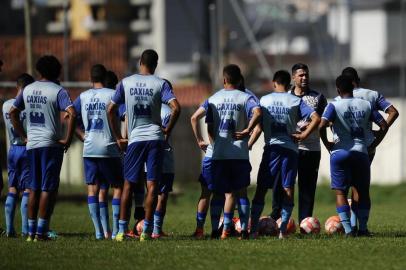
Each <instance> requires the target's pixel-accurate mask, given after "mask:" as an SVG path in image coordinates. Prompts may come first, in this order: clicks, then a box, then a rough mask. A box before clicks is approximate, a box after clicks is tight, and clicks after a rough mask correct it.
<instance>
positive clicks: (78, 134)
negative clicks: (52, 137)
mask: <svg viewBox="0 0 406 270" xmlns="http://www.w3.org/2000/svg"><path fill="white" fill-rule="evenodd" d="M75 135H76V137H77V138H78V139H79V140H80V141H82V142H83V141H84V140H85V132H84V131H83V129H82V128H81V127H79V126H76V129H75Z"/></svg>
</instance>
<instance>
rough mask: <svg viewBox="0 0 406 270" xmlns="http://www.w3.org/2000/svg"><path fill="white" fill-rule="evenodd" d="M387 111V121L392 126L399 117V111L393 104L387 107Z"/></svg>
mask: <svg viewBox="0 0 406 270" xmlns="http://www.w3.org/2000/svg"><path fill="white" fill-rule="evenodd" d="M385 113H386V114H388V117H387V118H386V123H388V127H390V126H392V124H393V123H394V122H395V121H396V119H397V118H398V117H399V112H398V110H397V109H396V108H395V106H393V105H391V106H389V108H388V109H386V111H385Z"/></svg>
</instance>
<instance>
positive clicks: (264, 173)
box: [251, 70, 320, 239]
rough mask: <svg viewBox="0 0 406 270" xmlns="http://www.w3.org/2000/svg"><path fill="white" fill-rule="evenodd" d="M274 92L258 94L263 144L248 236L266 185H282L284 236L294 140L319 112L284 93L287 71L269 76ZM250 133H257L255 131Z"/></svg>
mask: <svg viewBox="0 0 406 270" xmlns="http://www.w3.org/2000/svg"><path fill="white" fill-rule="evenodd" d="M273 83H274V92H273V93H271V94H268V95H266V96H264V97H262V98H261V100H260V104H261V108H262V115H263V117H262V129H263V130H264V139H265V144H266V146H265V148H264V153H263V156H262V161H261V166H260V172H259V174H258V181H257V188H256V192H255V196H254V199H253V200H252V209H251V236H252V237H253V238H256V237H257V234H258V232H257V227H258V222H259V218H260V216H261V213H262V210H263V208H264V204H265V195H266V193H267V190H268V188H274V187H275V186H277V185H281V186H282V187H283V192H284V193H283V194H284V196H283V200H282V214H281V215H282V222H281V226H280V234H279V238H280V239H283V238H285V237H286V236H287V232H286V230H287V224H288V222H289V219H290V216H291V214H292V210H293V205H294V187H295V180H296V175H297V168H298V151H299V150H298V145H297V142H300V141H303V140H305V139H306V138H307V137H308V136H309V135H310V134H311V133H312V132H313V131H314V129H316V128H317V126H318V124H319V123H320V116H319V115H318V114H317V112H315V111H314V110H313V109H312V108H311V107H310V106H308V105H307V104H306V103H305V102H304V101H303V100H302V99H300V98H299V97H296V96H294V95H291V94H289V93H288V88H289V85H290V74H289V72H287V71H284V70H279V71H277V72H275V74H274V77H273ZM304 118H306V119H307V118H309V119H311V121H310V124H309V125H308V126H307V127H306V129H304V130H303V131H302V132H300V133H298V132H296V126H297V123H298V122H299V121H300V120H301V119H304ZM253 136H259V135H258V133H257V132H256V133H255V134H254V135H253Z"/></svg>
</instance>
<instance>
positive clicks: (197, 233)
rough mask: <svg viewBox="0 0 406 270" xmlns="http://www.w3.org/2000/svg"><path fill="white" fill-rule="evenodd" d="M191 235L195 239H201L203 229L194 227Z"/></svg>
mask: <svg viewBox="0 0 406 270" xmlns="http://www.w3.org/2000/svg"><path fill="white" fill-rule="evenodd" d="M192 237H194V238H195V239H198V240H200V239H203V238H204V231H203V229H198V228H196V231H195V232H194V233H193V234H192Z"/></svg>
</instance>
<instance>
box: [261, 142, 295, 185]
mask: <svg viewBox="0 0 406 270" xmlns="http://www.w3.org/2000/svg"><path fill="white" fill-rule="evenodd" d="M297 166H298V153H297V152H295V151H293V150H291V149H288V148H286V147H282V146H279V145H270V146H269V147H266V148H265V149H264V153H263V155H262V161H261V165H260V168H259V172H258V179H257V181H258V182H257V184H258V185H261V186H264V187H267V188H273V187H275V185H277V183H278V181H281V183H282V186H283V187H284V188H293V187H294V186H295V182H296V176H297Z"/></svg>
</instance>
